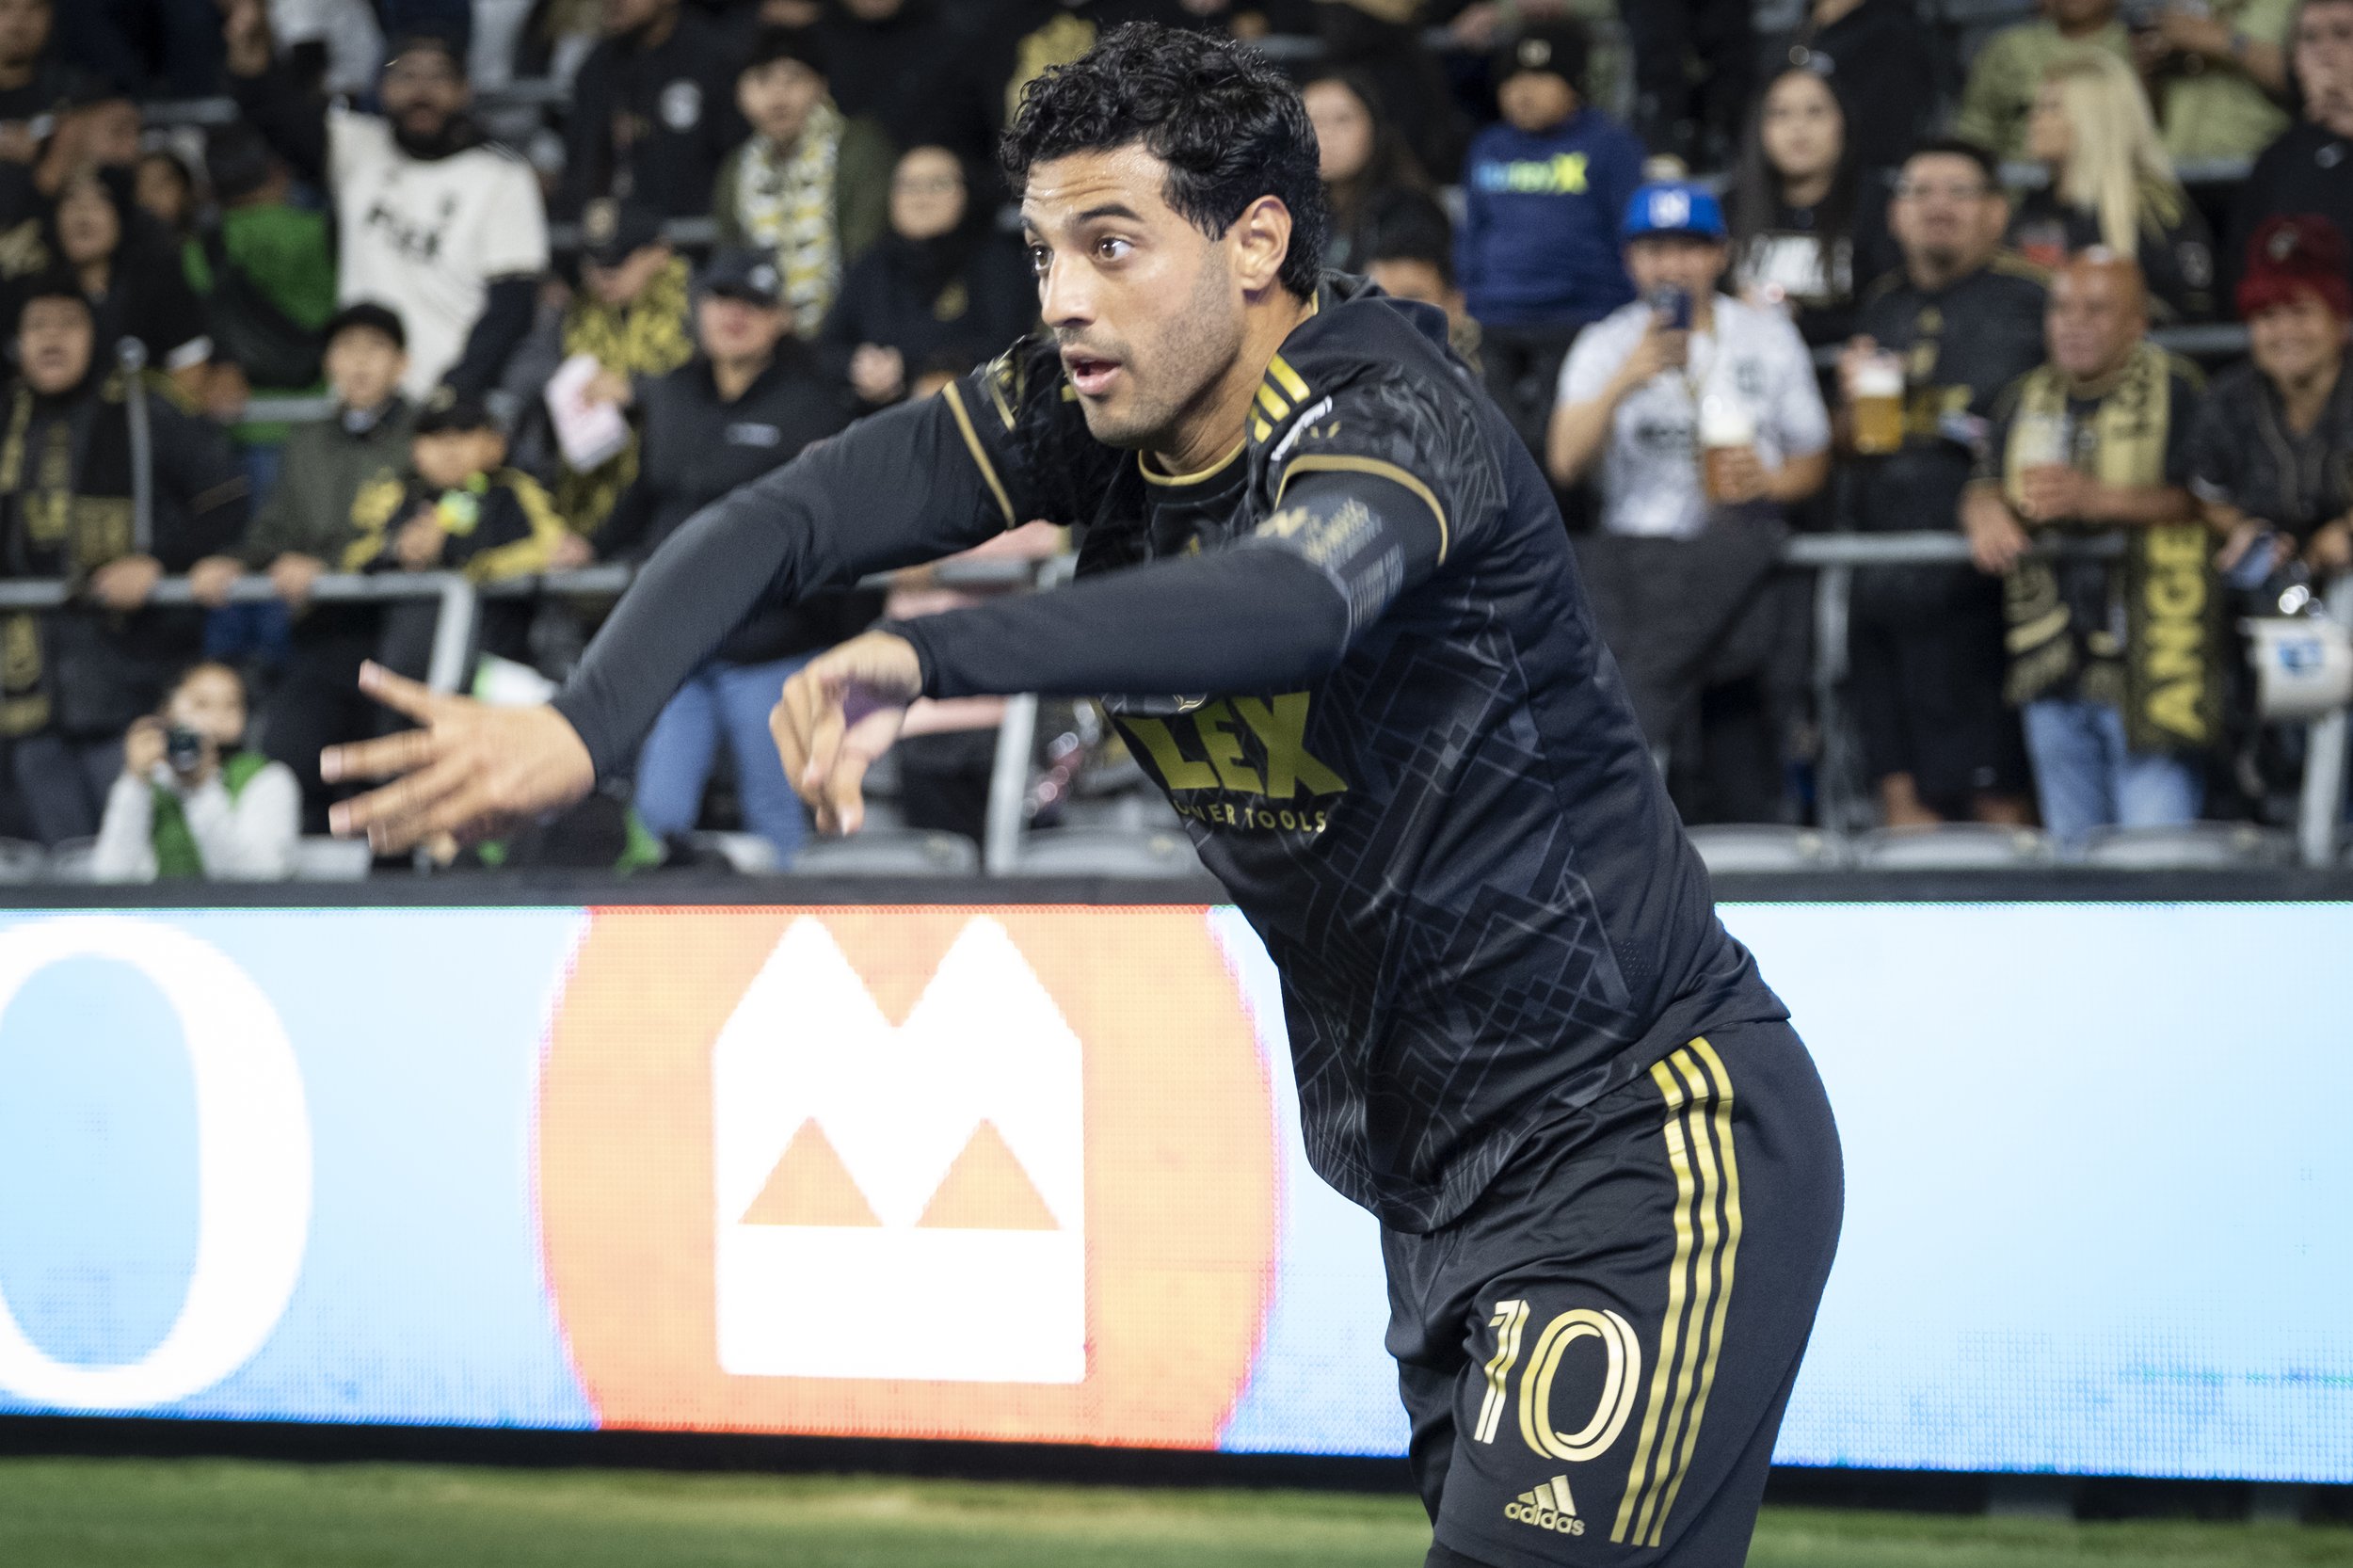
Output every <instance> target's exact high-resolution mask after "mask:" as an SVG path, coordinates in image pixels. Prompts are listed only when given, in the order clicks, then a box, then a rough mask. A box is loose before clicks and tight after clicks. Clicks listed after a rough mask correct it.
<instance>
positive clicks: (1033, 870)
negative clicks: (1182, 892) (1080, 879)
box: [1014, 827, 1205, 876]
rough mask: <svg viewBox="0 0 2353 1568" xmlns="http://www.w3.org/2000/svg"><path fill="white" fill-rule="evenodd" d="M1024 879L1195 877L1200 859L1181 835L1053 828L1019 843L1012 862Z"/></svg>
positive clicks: (1120, 829) (1191, 845)
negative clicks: (1057, 877) (1065, 877)
mask: <svg viewBox="0 0 2353 1568" xmlns="http://www.w3.org/2000/svg"><path fill="white" fill-rule="evenodd" d="M1014 870H1015V871H1016V872H1017V873H1018V874H1020V875H1023V876H1200V875H1203V874H1205V873H1204V872H1202V870H1201V857H1200V856H1197V855H1195V854H1194V853H1193V840H1191V839H1188V838H1186V837H1185V836H1184V835H1183V834H1182V833H1178V832H1175V831H1170V830H1163V831H1157V832H1156V831H1148V830H1138V829H1135V828H1125V827H1058V828H1055V829H1053V830H1052V831H1050V832H1047V833H1033V834H1032V835H1030V836H1029V837H1028V838H1026V839H1024V840H1022V843H1021V848H1020V850H1019V852H1018V854H1017V855H1016V858H1015V860H1014Z"/></svg>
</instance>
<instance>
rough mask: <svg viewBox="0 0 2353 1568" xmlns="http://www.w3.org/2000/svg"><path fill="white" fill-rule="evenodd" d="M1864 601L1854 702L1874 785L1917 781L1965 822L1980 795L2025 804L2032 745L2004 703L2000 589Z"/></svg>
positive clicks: (1978, 586)
mask: <svg viewBox="0 0 2353 1568" xmlns="http://www.w3.org/2000/svg"><path fill="white" fill-rule="evenodd" d="M1902 569H1904V570H1908V571H1919V570H1921V569H1923V568H1902ZM1971 589H1975V590H1976V591H1974V592H1972V591H1970V590H1971ZM1863 592H1864V590H1863V588H1862V586H1861V585H1860V584H1859V585H1858V594H1857V602H1856V605H1855V615H1854V620H1853V623H1852V625H1851V627H1850V628H1849V633H1848V671H1849V673H1848V692H1849V696H1850V697H1851V699H1852V701H1853V703H1854V714H1855V726H1856V728H1857V729H1858V730H1860V731H1861V734H1862V740H1863V756H1864V760H1865V764H1866V765H1867V766H1868V767H1869V769H1870V772H1871V776H1872V778H1874V779H1881V778H1885V777H1886V776H1888V775H1890V774H1897V773H1902V774H1910V775H1911V776H1912V777H1913V782H1914V784H1915V785H1916V786H1917V788H1918V790H1919V792H1920V798H1921V799H1922V800H1924V801H1926V802H1928V803H1929V805H1931V806H1933V807H1935V808H1937V809H1938V810H1940V811H1942V812H1944V813H1945V815H1947V816H1964V815H1966V814H1967V811H1968V806H1969V800H1970V797H1971V796H1973V795H1978V794H2006V795H2014V794H2024V793H2025V791H2026V748H2025V741H2024V740H2023V739H2022V738H2021V736H2020V734H2019V730H2018V714H2017V713H2016V712H2014V711H2013V710H2012V709H2011V708H2010V707H2009V704H2007V703H2006V702H2004V701H2003V700H2002V683H2003V680H2004V679H2005V677H2006V676H2007V674H2008V672H2009V655H2008V654H2007V653H2006V652H2005V651H2004V650H2003V647H2002V620H2001V615H2002V610H2001V600H2000V598H1999V590H1998V587H1997V586H1995V585H1994V584H1992V582H1991V580H1990V579H1989V580H1982V581H1981V582H1978V583H1972V584H1966V585H1964V587H1963V588H1961V590H1958V591H1956V592H1954V593H1953V594H1951V595H1950V596H1949V597H1948V598H1942V599H1940V598H1939V597H1937V596H1933V595H1930V596H1925V597H1924V600H1923V601H1922V602H1919V603H1917V604H1909V603H1907V602H1906V596H1901V595H1896V596H1890V598H1889V601H1888V602H1885V603H1882V604H1877V605H1874V604H1872V603H1870V602H1869V601H1868V600H1865V598H1864V597H1863Z"/></svg>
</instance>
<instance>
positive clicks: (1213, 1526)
mask: <svg viewBox="0 0 2353 1568" xmlns="http://www.w3.org/2000/svg"><path fill="white" fill-rule="evenodd" d="M1426 1542H1429V1532H1426V1530H1424V1523H1421V1509H1419V1507H1417V1504H1415V1502H1412V1499H1410V1497H1358V1495H1332V1493H1238V1490H1167V1493H1151V1490H1118V1488H1071V1485H969V1483H939V1480H897V1479H833V1476H826V1479H809V1476H786V1479H776V1476H678V1474H642V1471H508V1469H454V1466H411V1464H348V1466H298V1464H247V1462H228V1460H8V1462H0V1563H5V1565H8V1568H214V1565H218V1568H231V1565H235V1568H278V1565H284V1568H294V1565H301V1568H322V1565H334V1568H341V1565H345V1563H348V1565H355V1568H411V1565H414V1568H468V1565H472V1563H485V1565H489V1563H496V1565H501V1568H508V1565H513V1568H532V1565H538V1563H546V1565H551V1568H552V1565H557V1563H560V1565H565V1568H602V1565H607V1563H609V1565H612V1568H621V1565H628V1568H668V1565H673V1563H675V1565H680V1568H684V1565H687V1563H692V1565H694V1568H729V1565H734V1563H744V1565H753V1563H758V1565H760V1568H776V1565H786V1563H789V1565H791V1568H935V1565H939V1568H946V1565H951V1563H953V1565H955V1568H1038V1565H1043V1563H1052V1565H1062V1563H1073V1565H1087V1563H1104V1565H1106V1568H1179V1565H1184V1568H1228V1565H1231V1568H1242V1565H1252V1568H1255V1565H1261V1563H1264V1565H1269V1568H1278V1565H1280V1568H1289V1565H1299V1568H1306V1565H1311V1563H1313V1565H1316V1568H1417V1565H1419V1563H1421V1551H1424V1546H1426ZM1749 1560H1751V1563H1755V1565H1758V1568H2045V1565H2050V1568H2059V1565H2071V1568H2083V1565H2089V1563H2113V1565H2118V1568H2125V1565H2132V1568H2210V1565H2212V1568H2287V1565H2299V1568H2301V1565H2309V1563H2348V1565H2353V1530H2334V1528H2297V1526H2215V1523H2122V1526H2069V1523H2031V1521H2008V1518H2005V1521H1991V1518H1923V1516H1904V1513H1845V1512H1802V1509H1774V1512H1768V1516H1765V1523H1763V1528H1760V1530H1758V1546H1755V1554H1753V1556H1751V1559H1749Z"/></svg>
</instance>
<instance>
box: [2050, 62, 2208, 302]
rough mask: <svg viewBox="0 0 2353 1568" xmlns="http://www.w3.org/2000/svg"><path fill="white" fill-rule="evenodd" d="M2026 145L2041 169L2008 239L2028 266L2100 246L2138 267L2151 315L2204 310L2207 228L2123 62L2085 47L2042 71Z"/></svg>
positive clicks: (2056, 262) (2058, 260)
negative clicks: (2041, 179)
mask: <svg viewBox="0 0 2353 1568" xmlns="http://www.w3.org/2000/svg"><path fill="white" fill-rule="evenodd" d="M2026 152H2027V154H2028V155H2029V156H2031V157H2032V158H2033V159H2034V160H2035V161H2036V162H2037V163H2040V164H2041V166H2042V167H2043V168H2045V169H2047V170H2049V172H2050V181H2049V183H2048V184H2045V185H2044V186H2043V187H2042V188H2041V189H2040V190H2037V191H2032V192H2030V193H2028V194H2027V196H2026V197H2025V200H2022V201H2020V202H2019V204H2018V212H2017V216H2014V217H2013V218H2012V219H2011V220H2010V228H2009V241H2010V244H2011V246H2012V247H2013V248H2016V249H2017V250H2018V251H2019V252H2020V253H2021V254H2023V255H2024V256H2025V258H2026V260H2028V261H2030V262H2032V263H2034V264H2036V265H2037V266H2041V267H2045V268H2057V266H2058V265H2059V264H2061V263H2063V262H2065V261H2066V260H2067V258H2068V257H2070V256H2072V255H2073V254H2075V253H2076V252H2077V251H2079V250H2084V249H2087V248H2089V247H2092V246H2095V245H2097V246H2103V247H2105V248H2107V249H2108V250H2110V251H2112V252H2114V253H2115V254H2117V255H2119V256H2125V257H2130V258H2132V259H2134V260H2136V261H2137V262H2138V263H2139V264H2140V269H2141V274H2142V276H2143V277H2145V278H2146V279H2147V280H2148V284H2149V291H2150V294H2151V296H2152V304H2153V306H2154V307H2155V312H2154V313H2155V318H2156V319H2157V320H2159V321H2161V322H2178V321H2204V320H2206V319H2207V318H2209V317H2211V316H2212V315H2213V314H2214V286H2215V277H2214V235H2213V233H2212V232H2211V231H2209V230H2208V229H2207V227H2206V220H2205V218H2204V217H2202V216H2200V214H2199V211H2198V209H2197V207H2196V206H2194V205H2192V204H2191V202H2190V200H2189V198H2188V196H2187V195H2186V194H2185V193H2184V191H2183V190H2182V186H2181V182H2179V181H2178V180H2176V179H2174V178H2173V163H2172V160H2171V159H2169V158H2168V157H2167V156H2166V155H2165V148H2164V145H2163V144H2162V143H2160V142H2159V141H2158V140H2157V128H2156V126H2155V125H2154V124H2153V123H2152V122H2151V120H2150V119H2149V102H2148V100H2147V99H2146V98H2144V97H2143V96H2142V95H2141V90H2140V81H2139V79H2138V78H2137V77H2136V76H2135V75H2134V74H2133V72H2132V68H2131V67H2130V66H2128V65H2125V64H2124V63H2123V62H2121V60H2118V59H2117V58H2116V57H2115V56H2110V55H2103V54H2099V53H2097V52H2094V51H2091V50H2083V51H2079V52H2077V53H2075V54H2073V55H2066V56H2060V57H2059V58H2058V59H2057V60H2056V61H2054V62H2053V63H2052V65H2051V66H2050V68H2049V69H2048V70H2046V71H2045V72H2043V73H2042V86H2041V89H2040V90H2038V91H2037V92H2036V94H2035V103H2034V113H2033V114H2032V115H2031V116H2030V117H2029V118H2028V120H2027V121H2026Z"/></svg>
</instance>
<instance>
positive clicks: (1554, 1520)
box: [1503, 1476, 1585, 1535]
mask: <svg viewBox="0 0 2353 1568" xmlns="http://www.w3.org/2000/svg"><path fill="white" fill-rule="evenodd" d="M1503 1516H1504V1517H1505V1518H1506V1519H1511V1520H1513V1521H1515V1522H1517V1523H1519V1524H1523V1525H1533V1526H1535V1527H1536V1528H1538V1529H1540V1530H1558V1531H1560V1532H1561V1534H1562V1535H1583V1534H1584V1533H1585V1521H1584V1520H1582V1519H1580V1518H1578V1517H1577V1502H1576V1499H1574V1498H1572V1497H1571V1496H1569V1478H1568V1477H1566V1476H1555V1477H1553V1478H1552V1479H1551V1480H1548V1481H1546V1482H1545V1484H1544V1485H1542V1486H1540V1487H1538V1488H1536V1490H1535V1491H1533V1492H1523V1493H1521V1494H1520V1495H1519V1498H1518V1500H1517V1501H1515V1502H1513V1503H1509V1504H1507V1505H1505V1507H1504V1510H1503Z"/></svg>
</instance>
